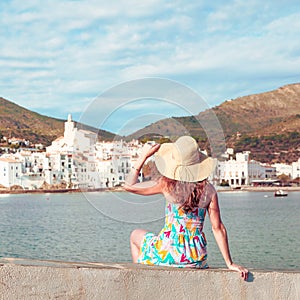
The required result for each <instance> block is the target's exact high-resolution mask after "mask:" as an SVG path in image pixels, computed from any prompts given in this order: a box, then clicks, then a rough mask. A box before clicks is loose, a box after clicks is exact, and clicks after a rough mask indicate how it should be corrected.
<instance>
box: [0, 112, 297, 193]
mask: <svg viewBox="0 0 300 300" xmlns="http://www.w3.org/2000/svg"><path fill="white" fill-rule="evenodd" d="M10 142H11V143H13V142H17V140H13V139H12V140H11V141H10ZM42 147H43V145H36V148H34V149H29V148H20V149H19V150H18V151H16V152H15V153H4V154H2V155H1V156H0V188H2V189H14V188H18V189H23V190H37V189H47V188H49V189H51V188H52V189H53V188H56V189H90V190H93V189H96V190H97V189H107V188H116V187H120V186H122V185H123V184H124V182H125V179H126V176H127V174H128V173H129V172H130V170H131V167H132V165H133V164H134V162H135V160H136V159H137V158H138V156H139V153H140V151H141V149H142V147H143V144H142V143H140V142H139V141H137V140H132V141H131V142H125V141H123V140H120V141H113V142H105V141H98V140H97V133H95V132H92V131H87V130H83V129H78V128H76V125H75V122H74V121H73V120H72V117H71V115H69V116H68V119H67V121H66V122H65V129H64V135H63V136H62V137H59V138H57V139H56V140H54V141H53V142H52V144H51V145H50V146H48V147H46V150H45V151H41V150H40V149H39V148H42ZM250 155H251V153H250V152H247V151H244V152H241V153H234V149H231V148H229V149H227V151H226V153H224V154H223V159H222V160H221V161H219V162H218V166H217V168H216V170H215V173H214V174H213V175H212V176H211V178H210V180H211V181H212V182H213V184H214V185H215V186H229V187H230V188H243V187H246V186H258V185H268V186H269V185H276V184H277V185H278V184H279V182H280V181H279V179H278V176H280V175H282V174H284V175H286V176H288V178H290V179H296V178H298V179H299V178H300V158H299V159H298V161H296V162H293V163H292V164H291V165H287V164H282V163H280V164H274V165H267V164H263V163H260V162H258V161H255V160H251V159H250ZM143 178H144V175H143V174H140V180H143Z"/></svg>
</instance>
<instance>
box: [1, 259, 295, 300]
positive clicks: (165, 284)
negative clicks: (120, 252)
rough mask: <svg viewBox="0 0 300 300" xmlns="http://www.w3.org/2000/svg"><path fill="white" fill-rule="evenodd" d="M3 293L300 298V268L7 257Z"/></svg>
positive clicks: (66, 296) (29, 295)
mask: <svg viewBox="0 0 300 300" xmlns="http://www.w3.org/2000/svg"><path fill="white" fill-rule="evenodd" d="M0 299H5V300H6V299H13V300H16V299H72V300H73V299H155V300H157V299H164V300H166V299H256V300H258V299H272V300H275V299H284V300H288V299H291V300H297V299H300V272H299V271H258V270H251V274H250V276H249V280H248V281H247V282H245V281H243V280H242V279H241V278H240V277H239V274H238V273H236V272H232V271H229V270H223V269H208V270H192V269H178V268H162V267H148V266H142V265H135V264H104V263H68V262H55V261H34V260H21V259H2V260H1V261H0Z"/></svg>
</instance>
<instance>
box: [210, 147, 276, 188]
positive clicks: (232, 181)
mask: <svg viewBox="0 0 300 300" xmlns="http://www.w3.org/2000/svg"><path fill="white" fill-rule="evenodd" d="M249 154H250V152H249V151H244V152H242V153H236V155H235V157H236V158H235V159H234V158H233V157H232V156H230V159H229V160H227V161H220V162H219V163H218V168H217V174H216V177H217V179H218V182H219V184H222V183H228V184H229V185H230V186H232V187H240V186H243V185H251V184H252V182H253V181H256V180H266V179H274V178H276V168H275V167H272V166H268V165H264V164H262V163H260V162H257V161H255V160H249Z"/></svg>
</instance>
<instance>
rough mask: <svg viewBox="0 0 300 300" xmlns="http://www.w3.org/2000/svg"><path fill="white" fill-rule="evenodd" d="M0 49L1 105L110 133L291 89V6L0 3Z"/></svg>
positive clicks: (296, 65)
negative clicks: (176, 96) (189, 96)
mask: <svg viewBox="0 0 300 300" xmlns="http://www.w3.org/2000/svg"><path fill="white" fill-rule="evenodd" d="M0 42H1V50H0V96H1V97H4V98H5V99H7V100H10V101H12V102H14V103H16V104H18V105H21V106H23V107H25V108H27V109H30V110H33V111H35V112H38V113H41V114H44V115H47V116H51V117H56V118H62V119H66V118H67V115H68V114H69V113H71V114H72V117H73V119H74V120H77V121H84V122H86V123H89V124H90V125H93V126H98V127H101V129H105V130H109V131H111V132H114V133H119V132H120V131H122V133H125V134H128V133H131V132H133V131H135V130H137V129H139V128H142V127H144V126H145V125H147V124H150V123H153V122H154V121H156V120H158V119H161V118H165V117H170V116H182V115H192V114H198V113H199V112H200V111H202V110H204V109H206V108H208V107H213V106H216V105H219V104H221V103H222V102H224V101H225V100H229V99H235V98H237V97H240V96H246V95H249V94H254V93H261V92H265V91H269V90H273V89H276V88H278V87H280V86H283V85H286V84H291V83H297V82H300V5H299V1H296V0H291V1H289V0H287V1H278V0H273V1H269V0H266V1H259V0H249V1H244V0H237V1H234V0H228V1H218V0H217V1H204V0H199V1H188V0H185V1H184V0H172V1H170V0H166V1H162V0H143V1H141V0H132V1H125V0H124V1H123V0H111V1H99V0H98V1H96V0H89V1H83V0H82V1H81V0H72V1H70V0H69V1H66V0H44V1H40V0H26V1H23V0H12V1H8V0H1V2H0ZM152 79H154V81H153V80H152ZM157 80H158V81H157ZM153 82H155V83H156V84H155V85H153ZM132 83H133V84H132ZM166 86H169V87H170V88H171V89H172V91H171V92H168V91H167V89H166V88H165V87H166ZM177 88H178V90H180V91H181V92H183V93H185V92H184V91H187V90H189V91H193V92H194V93H195V94H197V95H198V96H199V97H198V99H197V97H196V98H195V99H194V100H191V102H192V104H191V103H190V104H188V105H187V107H186V102H188V101H190V99H185V98H184V95H183V96H182V97H181V98H180V100H176V101H174V97H173V96H174V94H175V92H174V91H176V90H177ZM130 89H134V90H135V93H134V94H132V90H130ZM145 91H147V92H145ZM187 94H188V93H187ZM200 98H201V99H202V100H201V101H200V102H199V101H198V100H199V99H200ZM178 101H179V102H178ZM96 104H97V105H96ZM133 112H134V113H133Z"/></svg>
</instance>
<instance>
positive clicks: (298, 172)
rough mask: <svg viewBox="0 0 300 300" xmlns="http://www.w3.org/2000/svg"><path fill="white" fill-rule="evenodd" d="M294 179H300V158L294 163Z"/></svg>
mask: <svg viewBox="0 0 300 300" xmlns="http://www.w3.org/2000/svg"><path fill="white" fill-rule="evenodd" d="M292 178H293V179H295V178H300V158H299V159H298V161H296V162H293V163H292Z"/></svg>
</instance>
